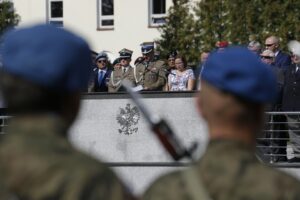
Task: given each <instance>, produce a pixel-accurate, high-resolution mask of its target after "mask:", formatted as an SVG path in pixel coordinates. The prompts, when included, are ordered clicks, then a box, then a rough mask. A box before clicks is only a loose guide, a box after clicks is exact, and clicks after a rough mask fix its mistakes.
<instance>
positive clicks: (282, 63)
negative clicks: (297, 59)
mask: <svg viewBox="0 0 300 200" xmlns="http://www.w3.org/2000/svg"><path fill="white" fill-rule="evenodd" d="M279 42H280V41H279V38H278V37H276V36H270V37H268V38H267V39H266V41H265V47H266V49H268V50H271V51H272V52H273V53H274V54H275V61H274V65H275V66H277V67H279V68H281V69H286V68H287V67H288V66H290V64H291V57H290V56H289V55H288V54H286V53H284V52H282V51H281V50H280V45H279Z"/></svg>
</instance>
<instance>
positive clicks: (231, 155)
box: [144, 47, 300, 200]
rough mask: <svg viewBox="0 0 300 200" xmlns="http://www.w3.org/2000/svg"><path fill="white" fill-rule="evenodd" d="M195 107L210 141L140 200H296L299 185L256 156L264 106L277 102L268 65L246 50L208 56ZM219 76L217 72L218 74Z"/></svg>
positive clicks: (239, 49)
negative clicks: (191, 161)
mask: <svg viewBox="0 0 300 200" xmlns="http://www.w3.org/2000/svg"><path fill="white" fill-rule="evenodd" d="M206 66H207V67H206V68H205V69H204V70H203V74H202V90H201V93H199V94H198V97H197V100H196V104H197V108H198V111H199V113H200V114H201V116H202V117H203V118H204V119H205V120H206V121H207V125H208V131H209V136H210V142H209V144H208V147H207V150H206V152H205V154H204V155H203V157H202V158H201V160H200V162H198V163H197V164H196V165H195V166H194V167H191V168H189V169H187V170H185V171H177V172H173V173H171V174H169V175H167V176H164V177H162V178H160V179H159V180H158V181H156V182H155V183H154V184H153V185H152V186H151V187H150V188H149V189H148V191H147V192H146V193H145V196H144V199H146V200H152V199H153V200H154V199H156V200H157V199H158V200H159V199H164V200H168V199H169V200H177V199H189V200H194V199H214V200H218V199H222V200H227V199H228V200H229V199H230V200H232V199H264V200H271V199H285V200H286V199H297V198H299V195H300V190H299V189H300V183H299V182H298V181H297V180H296V179H295V178H293V177H291V176H289V175H287V174H285V173H283V172H281V171H278V170H276V169H272V168H269V167H268V166H265V165H262V164H261V163H260V162H259V161H258V160H257V158H256V157H255V154H254V149H255V139H256V136H257V134H258V133H259V132H260V130H261V127H262V125H263V118H264V105H265V103H267V102H271V101H273V100H274V98H275V97H276V87H275V85H276V80H275V77H274V75H273V73H272V71H271V70H270V68H269V67H268V66H266V65H265V64H263V63H262V62H261V61H260V60H259V58H258V57H257V56H256V55H254V54H253V53H252V52H250V51H249V50H247V49H246V48H240V47H233V48H226V49H224V50H223V51H222V52H215V53H212V54H211V55H210V56H209V57H208V60H207V63H206ZM216 72H218V73H216Z"/></svg>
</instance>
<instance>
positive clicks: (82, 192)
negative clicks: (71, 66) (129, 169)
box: [0, 114, 130, 200]
mask: <svg viewBox="0 0 300 200" xmlns="http://www.w3.org/2000/svg"><path fill="white" fill-rule="evenodd" d="M62 121H63V120H61V119H59V118H57V117H56V116H53V115H50V114H49V115H46V114H45V115H41V116H32V117H22V118H20V119H14V121H12V123H11V124H10V126H9V129H8V134H6V135H4V136H3V135H2V136H1V137H2V138H1V141H0V160H1V163H0V172H1V174H0V185H2V186H3V187H4V188H5V189H6V191H9V194H6V195H5V194H4V191H5V190H4V191H3V190H0V199H31V200H38V199H66V200H67V199H69V200H74V199H130V197H129V195H128V194H127V192H126V190H125V189H124V187H123V186H122V184H121V183H120V182H119V181H118V179H117V178H116V176H115V175H114V174H113V173H112V172H111V170H109V169H108V168H107V167H106V166H104V165H103V164H101V163H100V162H98V161H96V160H94V159H92V158H90V157H89V156H87V155H85V154H83V153H81V152H79V151H77V150H75V149H74V148H73V147H72V145H71V144H70V143H69V142H68V140H67V139H66V130H67V129H66V128H67V127H66V126H65V125H64V124H62ZM3 187H2V189H3Z"/></svg>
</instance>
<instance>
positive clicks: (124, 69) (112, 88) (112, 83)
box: [108, 49, 136, 92]
mask: <svg viewBox="0 0 300 200" xmlns="http://www.w3.org/2000/svg"><path fill="white" fill-rule="evenodd" d="M119 54H120V57H119V58H118V59H119V61H120V64H121V67H119V68H115V69H114V71H113V72H112V73H111V76H110V80H109V83H108V92H118V91H124V90H123V88H122V87H121V85H122V84H121V82H122V80H124V79H126V80H128V81H130V82H131V83H132V86H136V82H135V78H134V70H133V68H132V67H131V66H130V61H131V56H132V51H131V50H129V49H122V50H121V51H119ZM126 60H127V61H126Z"/></svg>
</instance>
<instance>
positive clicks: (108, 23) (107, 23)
mask: <svg viewBox="0 0 300 200" xmlns="http://www.w3.org/2000/svg"><path fill="white" fill-rule="evenodd" d="M101 25H102V26H113V25H114V20H113V19H106V20H102V22H101Z"/></svg>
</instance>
